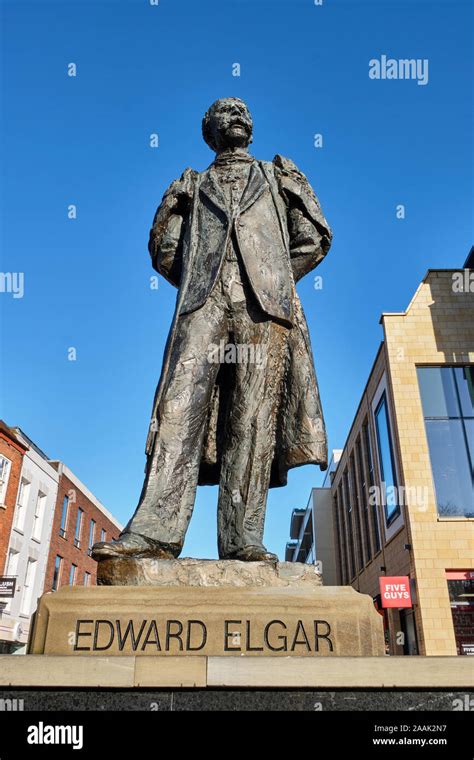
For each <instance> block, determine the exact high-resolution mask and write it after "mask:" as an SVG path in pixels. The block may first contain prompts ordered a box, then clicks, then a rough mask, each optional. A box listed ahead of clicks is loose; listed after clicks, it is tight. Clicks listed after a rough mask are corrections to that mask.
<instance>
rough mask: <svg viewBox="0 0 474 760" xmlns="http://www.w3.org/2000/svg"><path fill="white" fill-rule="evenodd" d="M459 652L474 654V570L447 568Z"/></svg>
mask: <svg viewBox="0 0 474 760" xmlns="http://www.w3.org/2000/svg"><path fill="white" fill-rule="evenodd" d="M446 580H447V583H448V591H449V601H450V604H451V613H452V616H453V626H454V635H455V638H456V650H457V653H458V654H462V655H474V570H447V571H446Z"/></svg>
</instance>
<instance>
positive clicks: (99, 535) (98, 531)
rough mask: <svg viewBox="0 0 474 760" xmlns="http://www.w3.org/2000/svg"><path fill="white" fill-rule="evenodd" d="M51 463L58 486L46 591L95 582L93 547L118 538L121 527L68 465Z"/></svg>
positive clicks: (95, 564)
mask: <svg viewBox="0 0 474 760" xmlns="http://www.w3.org/2000/svg"><path fill="white" fill-rule="evenodd" d="M51 465H52V466H53V467H54V468H55V470H56V472H57V474H58V477H59V486H58V492H57V500H56V508H55V512H54V520H53V525H52V532H51V546H50V552H49V557H48V567H47V571H46V581H45V587H44V590H45V591H56V590H57V589H58V588H60V587H61V586H67V585H69V586H76V585H84V586H88V585H95V584H96V582H97V562H95V560H93V559H92V557H91V549H92V546H93V544H94V543H96V542H97V541H110V540H113V539H116V538H118V536H119V535H120V531H121V529H122V526H121V525H120V523H119V522H117V520H116V519H115V518H114V517H113V516H112V515H111V514H110V512H108V510H107V509H106V508H105V507H104V505H103V504H101V503H100V501H99V500H98V499H96V497H95V496H94V494H93V493H91V491H89V489H88V488H87V487H86V486H85V485H84V483H82V482H81V481H80V480H79V478H77V477H76V475H74V473H73V472H72V471H71V470H70V469H69V468H68V467H67V466H66V465H65V464H63V463H62V462H59V461H53V462H51Z"/></svg>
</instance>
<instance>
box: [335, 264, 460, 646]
mask: <svg viewBox="0 0 474 760" xmlns="http://www.w3.org/2000/svg"><path fill="white" fill-rule="evenodd" d="M467 264H468V262H466V268H464V269H461V270H429V271H428V273H427V274H426V276H425V278H424V279H423V281H422V282H421V284H420V285H419V287H418V289H417V291H416V293H415V295H414V296H413V299H412V301H411V303H410V304H409V306H408V308H407V310H406V311H405V312H402V313H396V314H383V315H382V317H381V324H382V327H383V332H384V340H383V342H382V344H381V346H380V348H379V351H378V353H377V357H376V359H375V363H374V365H373V367H372V370H371V372H370V375H369V378H368V381H367V385H366V387H365V390H364V393H363V396H362V399H361V401H360V404H359V407H358V409H357V412H356V415H355V418H354V421H353V423H352V426H351V429H350V432H349V436H348V439H347V441H346V444H345V446H344V449H343V452H342V456H341V459H340V461H339V463H338V465H337V468H336V470H335V473H334V475H333V479H332V485H331V491H332V497H333V516H334V529H335V537H336V560H337V576H338V583H339V584H343V585H347V584H350V585H352V586H353V587H354V588H356V589H357V590H358V591H360V592H362V593H364V594H370V595H371V596H372V597H373V598H374V601H375V603H376V604H377V606H378V607H380V611H381V614H383V615H384V621H385V626H386V641H387V650H388V651H390V652H391V653H392V654H403V653H405V654H416V653H419V654H426V655H456V654H461V655H462V654H465V655H466V654H474V481H473V462H474V270H472V269H469V268H467ZM469 266H471V267H472V263H469ZM400 576H408V577H409V579H410V580H409V585H410V591H411V606H406V607H403V608H402V607H400V608H397V607H395V606H394V607H391V608H389V609H383V610H382V598H381V592H380V579H381V578H382V579H383V578H386V579H387V582H388V581H390V579H391V578H394V579H395V581H396V579H397V578H398V577H400Z"/></svg>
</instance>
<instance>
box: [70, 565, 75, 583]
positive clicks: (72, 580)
mask: <svg viewBox="0 0 474 760" xmlns="http://www.w3.org/2000/svg"><path fill="white" fill-rule="evenodd" d="M76 572H77V565H74V564H73V565H71V570H70V571H69V585H70V586H74V584H75V582H76Z"/></svg>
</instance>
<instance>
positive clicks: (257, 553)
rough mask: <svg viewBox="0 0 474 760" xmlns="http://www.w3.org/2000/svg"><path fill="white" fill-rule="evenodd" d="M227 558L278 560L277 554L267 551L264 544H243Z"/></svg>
mask: <svg viewBox="0 0 474 760" xmlns="http://www.w3.org/2000/svg"><path fill="white" fill-rule="evenodd" d="M229 559H238V560H240V561H241V562H274V563H276V562H278V557H277V555H276V554H273V553H272V552H269V551H267V550H266V549H265V547H264V546H243V547H242V548H241V549H238V550H237V551H236V552H235V553H234V554H233V555H232V556H231V557H229Z"/></svg>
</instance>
